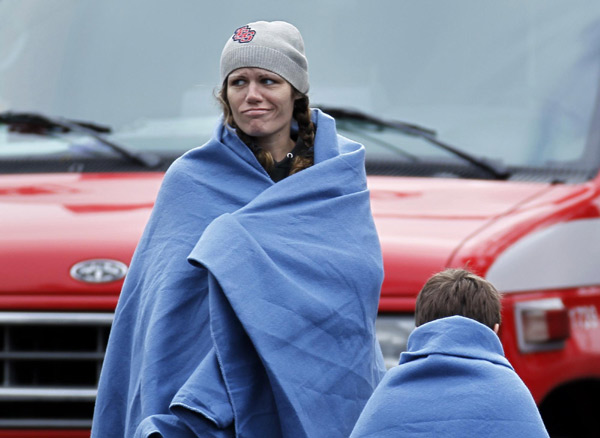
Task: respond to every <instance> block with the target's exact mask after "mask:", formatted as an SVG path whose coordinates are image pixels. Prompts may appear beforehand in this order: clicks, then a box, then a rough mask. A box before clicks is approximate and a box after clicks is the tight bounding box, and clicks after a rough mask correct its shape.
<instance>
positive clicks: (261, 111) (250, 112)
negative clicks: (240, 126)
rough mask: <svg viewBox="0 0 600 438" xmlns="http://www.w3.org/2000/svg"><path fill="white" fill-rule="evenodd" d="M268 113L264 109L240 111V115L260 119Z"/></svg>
mask: <svg viewBox="0 0 600 438" xmlns="http://www.w3.org/2000/svg"><path fill="white" fill-rule="evenodd" d="M268 112H269V110H268V109H266V108H250V109H247V110H244V111H242V114H244V115H245V116H248V117H260V116H262V115H264V114H266V113H268Z"/></svg>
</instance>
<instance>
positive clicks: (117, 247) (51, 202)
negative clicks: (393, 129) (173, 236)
mask: <svg viewBox="0 0 600 438" xmlns="http://www.w3.org/2000/svg"><path fill="white" fill-rule="evenodd" d="M162 177H163V174H162V173H154V172H149V173H137V174H85V175H80V174H36V175H14V176H13V175H4V176H0V212H1V214H0V227H2V229H3V236H4V237H3V242H2V245H3V251H2V252H0V266H3V279H2V282H1V283H0V307H1V308H2V309H4V310H30V311H41V310H46V311H49V310H50V311H69V310H73V311H81V310H82V309H85V310H87V311H109V312H112V311H113V310H114V308H115V306H116V303H117V299H118V294H119V291H120V288H121V286H122V280H121V281H117V282H112V283H107V284H85V283H81V282H79V281H77V280H74V279H73V278H71V277H70V275H69V271H70V268H71V267H72V266H73V265H74V264H75V263H77V262H80V261H82V260H85V259H93V258H110V259H114V260H119V261H122V262H124V263H126V264H129V262H130V260H131V257H132V255H133V251H134V248H135V245H136V242H137V241H138V239H139V237H140V236H141V234H142V231H143V228H144V225H145V223H146V221H147V220H148V218H149V215H150V213H151V208H152V205H153V203H154V199H155V197H156V194H157V192H158V189H159V187H160V183H161V181H162ZM369 186H370V190H371V198H372V209H373V214H374V217H375V221H376V226H377V229H378V232H379V234H380V240H381V244H382V249H383V253H384V269H385V280H384V284H383V288H382V293H381V302H380V311H381V312H382V313H391V314H403V313H404V314H412V313H413V312H414V305H415V299H416V295H417V293H418V291H419V290H420V288H421V286H422V285H423V283H424V282H425V280H426V279H427V278H428V277H429V276H430V275H432V274H433V273H435V272H438V271H440V270H441V269H444V268H446V267H461V266H465V265H468V266H469V267H470V268H471V269H473V270H475V271H476V272H478V273H479V274H481V275H483V276H485V275H486V274H487V272H488V270H489V269H490V266H492V264H493V263H494V261H495V260H496V259H497V258H498V257H499V255H501V254H502V253H503V252H504V251H505V250H506V249H507V248H509V247H510V246H511V245H513V244H514V243H515V242H518V241H519V240H520V239H522V238H523V237H524V236H527V235H528V234H530V233H532V232H535V231H536V230H540V229H543V228H545V227H549V226H551V225H553V224H557V223H564V222H569V221H573V220H576V219H582V218H598V217H599V216H600V214H599V211H600V208H599V207H600V195H599V186H600V179H596V180H594V181H592V182H589V183H585V184H579V185H558V184H541V183H522V182H506V181H480V180H448V179H431V178H401V177H370V179H369ZM24 224H26V226H24ZM554 297H558V298H560V299H561V300H562V302H563V303H564V305H565V306H566V307H567V308H568V309H570V325H571V337H570V338H569V340H568V341H567V342H566V343H565V345H564V348H561V349H558V350H553V351H547V352H536V353H523V352H521V351H520V350H519V346H518V343H517V340H516V335H515V325H516V321H515V314H514V311H513V310H514V306H515V304H517V303H518V302H523V301H531V300H537V299H540V298H554ZM503 305H504V315H503V324H502V330H501V333H500V336H501V339H502V342H503V345H504V348H505V352H506V355H507V357H508V358H509V360H510V361H511V363H512V364H513V366H514V367H515V369H516V371H517V372H518V373H519V374H520V376H521V377H522V378H523V380H524V381H525V382H526V384H527V385H528V387H529V388H530V390H531V391H532V394H533V396H534V398H535V399H536V401H538V402H540V401H542V400H543V399H544V397H545V396H546V395H547V394H549V393H550V392H551V391H552V390H553V389H555V388H556V387H558V386H560V385H561V384H562V383H563V382H568V381H573V380H575V381H576V380H578V379H582V378H584V377H596V378H600V366H598V364H599V363H600V324H599V323H598V320H597V318H596V319H595V320H594V318H593V315H592V318H591V319H590V318H587V317H586V315H585V314H582V313H581V311H580V310H578V309H592V314H595V315H596V316H597V310H596V309H598V308H599V307H600V285H586V286H582V287H574V288H568V289H564V288H563V289H556V290H536V291H523V292H519V291H513V292H512V293H509V294H506V295H505V297H504V303H503ZM594 312H595V313H594ZM549 376H551V377H549ZM88 433H89V432H88V431H77V430H70V431H68V432H61V431H46V432H43V433H42V431H31V433H30V432H27V431H20V432H18V433H17V432H12V431H8V430H4V431H0V437H3V436H7V437H8V436H11V437H16V436H20V437H33V436H35V437H55V436H61V437H77V436H87V434H88ZM57 434H58V435H57Z"/></svg>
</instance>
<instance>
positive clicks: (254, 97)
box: [246, 82, 262, 102]
mask: <svg viewBox="0 0 600 438" xmlns="http://www.w3.org/2000/svg"><path fill="white" fill-rule="evenodd" d="M261 99H262V96H261V93H260V86H259V84H257V83H256V82H250V83H249V84H248V92H247V93H246V100H247V101H249V102H256V101H260V100H261Z"/></svg>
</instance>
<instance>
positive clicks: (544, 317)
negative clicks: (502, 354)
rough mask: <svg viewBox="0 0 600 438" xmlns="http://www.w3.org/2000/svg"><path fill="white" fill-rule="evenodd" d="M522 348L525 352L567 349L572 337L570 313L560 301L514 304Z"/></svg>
mask: <svg viewBox="0 0 600 438" xmlns="http://www.w3.org/2000/svg"><path fill="white" fill-rule="evenodd" d="M515 312H516V315H515V320H516V323H517V337H518V342H519V349H520V350H521V351H522V352H523V353H531V352H535V351H548V350H557V349H561V348H564V344H565V341H566V340H567V339H568V338H569V336H570V335H571V327H570V323H569V314H568V310H567V309H566V307H565V306H564V304H563V302H562V300H561V299H560V298H549V299H543V300H535V301H526V302H522V303H518V304H516V305H515Z"/></svg>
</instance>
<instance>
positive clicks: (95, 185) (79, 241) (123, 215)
mask: <svg viewBox="0 0 600 438" xmlns="http://www.w3.org/2000/svg"><path fill="white" fill-rule="evenodd" d="M162 178H163V174H162V173H137V174H131V173H128V174H33V175H3V176H0V212H1V213H0V233H1V236H0V240H1V241H2V247H1V250H0V277H1V278H2V281H0V293H2V294H22V293H26V294H32V293H34V294H48V293H50V294H52V293H60V294H69V293H82V292H84V293H85V292H88V291H89V293H100V294H102V293H110V294H111V295H114V294H116V293H118V292H119V290H120V288H121V284H122V280H120V281H114V282H111V283H101V284H87V283H82V282H80V281H77V280H75V279H73V278H71V276H70V270H71V267H72V266H73V265H74V264H76V263H78V262H82V261H85V260H90V259H110V260H116V261H120V262H122V263H125V264H129V262H130V260H131V257H132V255H133V251H134V249H135V246H136V243H137V241H138V239H139V238H140V236H141V234H142V231H143V228H144V226H145V224H146V222H147V220H148V217H149V214H150V211H151V208H152V206H153V204H154V199H155V197H156V194H157V192H158V188H159V186H160V183H161V181H162Z"/></svg>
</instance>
